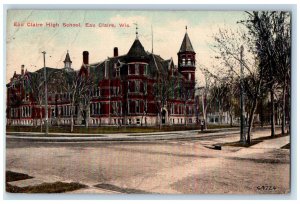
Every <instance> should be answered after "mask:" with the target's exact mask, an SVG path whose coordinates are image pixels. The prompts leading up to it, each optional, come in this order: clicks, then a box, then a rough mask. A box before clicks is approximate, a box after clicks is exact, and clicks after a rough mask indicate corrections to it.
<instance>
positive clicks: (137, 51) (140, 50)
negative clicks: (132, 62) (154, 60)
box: [127, 38, 147, 57]
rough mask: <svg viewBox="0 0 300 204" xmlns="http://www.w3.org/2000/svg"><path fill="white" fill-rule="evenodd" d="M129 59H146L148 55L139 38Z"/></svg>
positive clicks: (129, 52) (130, 52)
mask: <svg viewBox="0 0 300 204" xmlns="http://www.w3.org/2000/svg"><path fill="white" fill-rule="evenodd" d="M127 56H128V57H146V56H147V53H146V51H145V49H144V47H143V45H142V43H141V42H140V41H139V39H138V38H136V39H135V40H134V42H133V44H132V46H131V48H130V49H129V51H128V53H127Z"/></svg>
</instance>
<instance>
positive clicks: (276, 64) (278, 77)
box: [243, 11, 291, 137]
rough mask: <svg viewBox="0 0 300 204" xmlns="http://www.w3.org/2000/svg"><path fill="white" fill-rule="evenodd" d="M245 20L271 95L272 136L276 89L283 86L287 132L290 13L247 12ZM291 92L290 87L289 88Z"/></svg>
mask: <svg viewBox="0 0 300 204" xmlns="http://www.w3.org/2000/svg"><path fill="white" fill-rule="evenodd" d="M247 14H248V19H247V20H246V21H243V23H244V24H245V25H246V27H247V28H248V30H249V34H250V35H251V37H252V38H253V40H254V42H255V48H256V49H255V51H256V53H257V57H258V59H259V62H260V66H261V67H262V68H263V70H262V73H263V74H264V75H265V76H264V77H265V79H266V81H265V83H266V85H267V86H268V88H269V93H270V99H271V136H272V137H273V136H275V92H274V91H275V90H276V89H277V87H278V85H279V86H281V87H282V133H284V132H285V118H286V116H285V112H286V109H288V108H287V107H286V97H287V94H286V91H287V90H288V89H289V84H290V83H289V81H290V67H291V60H290V53H291V39H290V32H291V29H290V14H289V13H288V12H277V11H260V12H257V11H254V12H247ZM288 92H289V91H288Z"/></svg>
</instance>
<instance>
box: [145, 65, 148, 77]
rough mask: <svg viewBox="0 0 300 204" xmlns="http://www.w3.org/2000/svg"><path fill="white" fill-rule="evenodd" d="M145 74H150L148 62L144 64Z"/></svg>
mask: <svg viewBox="0 0 300 204" xmlns="http://www.w3.org/2000/svg"><path fill="white" fill-rule="evenodd" d="M144 75H148V64H145V66H144Z"/></svg>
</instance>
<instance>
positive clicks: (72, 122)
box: [71, 115, 74, 132]
mask: <svg viewBox="0 0 300 204" xmlns="http://www.w3.org/2000/svg"><path fill="white" fill-rule="evenodd" d="M73 131H74V121H73V115H71V132H73Z"/></svg>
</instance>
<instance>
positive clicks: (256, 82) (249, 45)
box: [212, 29, 263, 143]
mask: <svg viewBox="0 0 300 204" xmlns="http://www.w3.org/2000/svg"><path fill="white" fill-rule="evenodd" d="M214 39H215V44H213V46H212V47H213V50H214V51H215V53H216V56H215V58H216V59H217V61H216V63H219V64H218V65H217V66H222V68H223V70H224V72H223V73H224V75H225V76H226V74H229V75H232V76H234V77H236V78H240V77H241V73H240V72H239V70H240V66H243V67H244V68H245V75H246V76H247V77H248V78H249V79H251V85H252V86H251V87H252V89H249V91H248V92H246V93H247V94H248V95H247V96H248V99H249V100H250V101H251V106H250V110H249V112H250V114H249V118H248V131H247V139H246V140H247V141H246V140H245V139H244V138H241V142H243V143H245V142H247V143H250V142H251V130H252V125H253V118H254V113H255V110H256V107H257V100H258V97H259V94H260V89H261V84H262V77H263V76H262V72H261V71H260V70H261V67H259V66H258V64H257V57H256V55H255V52H254V51H253V49H254V45H255V44H254V42H253V40H252V39H251V38H250V37H249V36H248V35H247V34H246V33H245V32H244V31H242V30H237V31H233V30H230V29H225V30H221V29H220V30H219V32H218V33H217V34H215V35H214ZM241 45H243V46H244V47H245V49H244V50H245V53H244V55H243V56H242V57H241V51H240V47H241ZM224 68H225V69H224ZM219 70H222V69H219ZM244 82H245V81H244V80H241V83H242V85H243V86H245V84H244ZM241 111H242V110H241Z"/></svg>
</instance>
